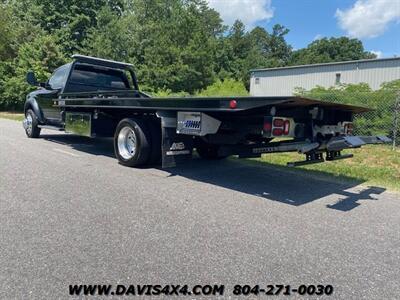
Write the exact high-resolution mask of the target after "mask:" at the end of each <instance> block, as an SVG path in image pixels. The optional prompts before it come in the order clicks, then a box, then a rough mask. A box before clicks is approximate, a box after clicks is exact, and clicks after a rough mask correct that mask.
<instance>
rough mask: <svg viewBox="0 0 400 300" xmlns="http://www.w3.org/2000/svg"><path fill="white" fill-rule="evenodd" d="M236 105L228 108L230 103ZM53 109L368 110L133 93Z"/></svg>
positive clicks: (296, 101)
mask: <svg viewBox="0 0 400 300" xmlns="http://www.w3.org/2000/svg"><path fill="white" fill-rule="evenodd" d="M233 100H234V101H236V103H235V104H236V107H235V108H232V107H231V106H230V105H231V102H232V101H233ZM56 102H57V104H56V105H57V106H59V107H71V108H74V107H75V108H81V107H82V108H94V107H96V108H115V109H118V108H122V109H138V110H153V111H154V110H175V111H177V110H179V111H192V110H195V111H215V112H229V113H234V112H240V111H245V110H251V109H257V108H261V107H268V106H269V107H272V106H276V107H278V108H285V107H287V108H290V107H307V106H320V107H326V108H330V109H337V110H341V111H348V112H352V113H362V112H366V111H369V110H370V109H368V108H365V107H360V106H353V105H346V104H340V103H332V102H326V101H320V100H315V99H311V98H305V97H295V96H286V97H268V96H265V97H264V96H258V97H251V96H245V97H243V96H241V97H163V98H160V97H150V96H148V95H146V94H143V93H140V92H137V91H99V92H83V93H65V94H62V95H61V96H60V97H59V98H58V99H56Z"/></svg>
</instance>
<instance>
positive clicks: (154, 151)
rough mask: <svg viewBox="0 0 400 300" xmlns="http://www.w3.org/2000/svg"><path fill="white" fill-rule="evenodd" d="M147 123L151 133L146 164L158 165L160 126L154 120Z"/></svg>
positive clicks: (159, 159)
mask: <svg viewBox="0 0 400 300" xmlns="http://www.w3.org/2000/svg"><path fill="white" fill-rule="evenodd" d="M147 122H148V125H149V128H150V133H151V152H150V158H149V162H148V163H149V164H159V163H160V162H161V124H160V122H159V121H158V120H154V119H150V120H148V121H147Z"/></svg>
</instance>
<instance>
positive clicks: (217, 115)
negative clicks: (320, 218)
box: [23, 55, 390, 168]
mask: <svg viewBox="0 0 400 300" xmlns="http://www.w3.org/2000/svg"><path fill="white" fill-rule="evenodd" d="M72 59H73V60H72V62H70V63H67V64H65V65H63V66H61V67H59V68H58V69H56V70H55V71H54V73H53V74H52V76H51V77H50V78H49V80H48V81H47V82H42V83H39V82H38V81H37V80H36V76H35V74H34V73H33V72H28V73H27V82H28V83H29V84H31V85H33V86H36V87H38V88H37V90H35V91H33V92H31V93H29V94H28V95H27V98H26V102H25V105H24V113H25V119H24V120H23V127H24V129H25V132H26V135H27V136H28V137H29V138H38V137H39V136H40V132H41V129H43V128H46V129H53V130H58V131H64V132H66V133H72V134H78V135H81V136H87V137H91V138H94V137H113V143H114V152H115V156H116V158H117V159H118V161H119V162H120V163H121V164H122V165H124V166H130V167H138V166H143V165H154V164H159V163H161V164H162V167H164V168H167V167H174V166H176V165H177V164H179V163H184V162H185V161H186V160H188V159H190V158H192V155H193V152H194V150H196V152H197V153H198V155H199V156H200V157H202V158H204V159H223V158H226V157H228V156H231V155H237V156H239V158H253V157H260V156H261V155H262V154H264V153H273V152H290V151H296V152H299V153H302V154H304V155H305V160H303V161H297V162H290V163H288V165H289V166H299V165H305V164H313V163H320V162H324V161H332V160H337V159H344V158H349V157H352V154H346V155H344V154H342V153H341V151H342V150H343V149H347V148H359V147H361V146H363V145H366V144H381V143H387V142H390V139H389V138H387V137H386V136H355V135H352V130H353V124H352V122H353V118H354V115H355V114H358V113H363V112H366V111H368V110H369V109H368V108H364V107H358V106H352V105H344V104H338V103H330V102H324V101H319V100H315V99H309V98H304V97H295V96H287V97H270V96H265V97H263V96H261V97H169V98H160V97H152V96H150V95H149V94H147V93H145V92H143V91H141V90H140V89H139V85H138V81H137V78H136V75H135V72H134V66H133V65H132V64H129V63H123V62H118V61H112V60H107V59H101V58H96V57H90V56H84V55H73V56H72Z"/></svg>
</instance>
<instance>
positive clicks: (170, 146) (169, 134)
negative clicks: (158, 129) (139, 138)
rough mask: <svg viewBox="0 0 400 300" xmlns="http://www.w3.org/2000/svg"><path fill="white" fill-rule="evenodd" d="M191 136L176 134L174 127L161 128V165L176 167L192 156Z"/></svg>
mask: <svg viewBox="0 0 400 300" xmlns="http://www.w3.org/2000/svg"><path fill="white" fill-rule="evenodd" d="M192 152H193V137H192V136H189V135H183V134H177V133H176V129H175V128H170V127H163V128H162V167H163V168H170V167H176V165H177V164H179V163H182V162H184V161H187V160H188V159H191V158H192Z"/></svg>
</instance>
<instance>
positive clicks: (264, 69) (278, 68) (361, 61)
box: [250, 57, 400, 72]
mask: <svg viewBox="0 0 400 300" xmlns="http://www.w3.org/2000/svg"><path fill="white" fill-rule="evenodd" d="M388 60H400V57H387V58H373V59H359V60H349V61H338V62H330V63H320V64H309V65H298V66H287V67H277V68H260V69H251V70H250V72H258V71H277V70H287V69H300V68H310V67H319V66H331V65H345V64H355V63H357V64H358V63H368V62H379V61H388Z"/></svg>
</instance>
